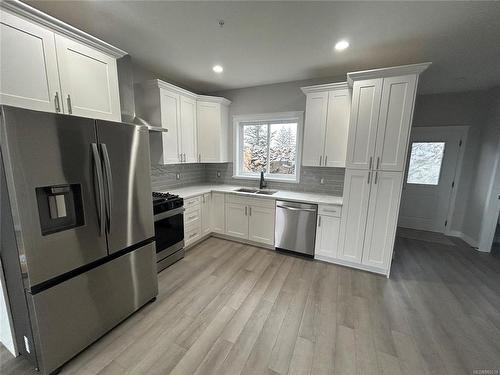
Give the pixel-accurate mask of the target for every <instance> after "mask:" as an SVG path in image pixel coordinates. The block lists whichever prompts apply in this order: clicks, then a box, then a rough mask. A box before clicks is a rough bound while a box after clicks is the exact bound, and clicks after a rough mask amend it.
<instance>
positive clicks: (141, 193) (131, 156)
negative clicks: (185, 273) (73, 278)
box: [97, 121, 154, 254]
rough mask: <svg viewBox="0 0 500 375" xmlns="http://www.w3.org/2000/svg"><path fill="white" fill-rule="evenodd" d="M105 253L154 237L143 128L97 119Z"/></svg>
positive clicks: (147, 143)
mask: <svg viewBox="0 0 500 375" xmlns="http://www.w3.org/2000/svg"><path fill="white" fill-rule="evenodd" d="M97 138H98V142H99V144H100V150H101V155H102V160H103V165H104V168H103V169H104V187H105V192H106V199H105V200H106V216H107V220H106V228H107V232H108V248H109V253H110V254H112V253H115V252H117V251H120V250H122V249H125V248H127V247H129V246H131V245H134V244H136V243H139V242H141V241H144V240H147V239H150V238H152V237H153V236H154V224H153V203H152V198H151V176H150V170H151V162H150V158H149V132H148V130H147V128H145V127H141V126H135V125H129V124H119V123H116V122H106V121H97Z"/></svg>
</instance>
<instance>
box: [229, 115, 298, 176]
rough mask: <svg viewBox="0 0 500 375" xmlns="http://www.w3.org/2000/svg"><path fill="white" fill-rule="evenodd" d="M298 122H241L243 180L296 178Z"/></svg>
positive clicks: (240, 174)
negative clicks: (252, 178)
mask: <svg viewBox="0 0 500 375" xmlns="http://www.w3.org/2000/svg"><path fill="white" fill-rule="evenodd" d="M298 124H299V122H298V121H297V119H278V120H272V121H271V120H269V121H241V122H239V133H240V136H239V155H238V157H239V170H238V171H237V175H239V176H241V177H250V178H251V177H257V176H258V175H260V172H264V173H265V175H266V177H267V178H271V179H272V178H277V179H285V180H296V179H297V157H298V156H297V153H298V139H297V137H298V134H297V130H298Z"/></svg>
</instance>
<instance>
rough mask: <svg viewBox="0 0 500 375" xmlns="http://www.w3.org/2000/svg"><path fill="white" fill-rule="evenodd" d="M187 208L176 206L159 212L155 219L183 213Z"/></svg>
mask: <svg viewBox="0 0 500 375" xmlns="http://www.w3.org/2000/svg"><path fill="white" fill-rule="evenodd" d="M185 210H186V209H185V208H184V207H179V208H175V209H173V210H170V211H165V212H160V213H159V214H156V215H155V216H154V219H155V221H158V220H163V219H166V218H168V217H172V216H175V215H179V214H182V213H183V212H184V211H185Z"/></svg>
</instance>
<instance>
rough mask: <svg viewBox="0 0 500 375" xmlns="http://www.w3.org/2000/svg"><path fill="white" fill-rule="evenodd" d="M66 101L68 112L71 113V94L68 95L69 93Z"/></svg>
mask: <svg viewBox="0 0 500 375" xmlns="http://www.w3.org/2000/svg"><path fill="white" fill-rule="evenodd" d="M66 102H67V103H68V113H69V114H70V115H71V114H72V113H73V108H72V107H71V96H69V94H68V97H67V98H66Z"/></svg>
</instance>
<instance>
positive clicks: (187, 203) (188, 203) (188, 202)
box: [184, 195, 201, 210]
mask: <svg viewBox="0 0 500 375" xmlns="http://www.w3.org/2000/svg"><path fill="white" fill-rule="evenodd" d="M200 202H201V195H200V196H198V197H192V198H188V199H184V207H185V208H186V210H187V209H188V208H189V207H194V206H196V205H199V204H200Z"/></svg>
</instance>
